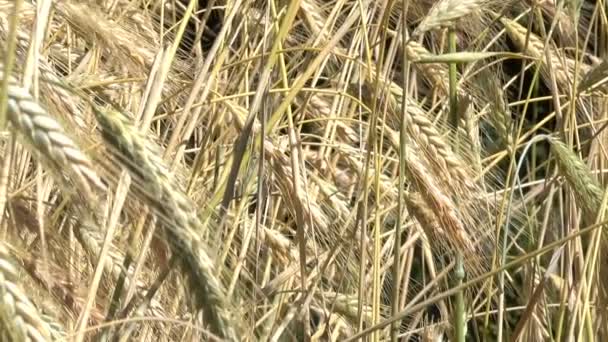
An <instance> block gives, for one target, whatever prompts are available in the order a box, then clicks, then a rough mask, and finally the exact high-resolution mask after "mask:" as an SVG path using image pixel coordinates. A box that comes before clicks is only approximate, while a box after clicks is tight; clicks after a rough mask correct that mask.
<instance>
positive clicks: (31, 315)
mask: <svg viewBox="0 0 608 342" xmlns="http://www.w3.org/2000/svg"><path fill="white" fill-rule="evenodd" d="M19 280H20V276H19V271H18V269H17V267H15V261H14V260H13V258H12V256H11V254H10V252H9V250H8V248H7V247H6V246H5V245H4V244H3V243H0V298H1V301H0V306H1V307H0V316H1V318H2V324H3V325H4V328H5V333H7V334H8V335H9V336H10V338H11V340H12V341H28V340H29V341H40V342H42V341H51V340H52V337H53V336H54V335H56V334H55V333H54V331H55V329H56V328H55V329H53V328H51V326H49V324H48V323H47V322H46V321H45V319H43V318H42V316H41V315H40V313H39V312H38V309H37V308H36V306H35V305H34V304H33V303H32V301H31V300H30V299H29V298H28V296H27V294H26V293H25V292H24V291H23V289H22V288H21V287H20V286H19V284H18V283H19ZM53 326H55V327H59V325H57V324H56V323H54V324H53Z"/></svg>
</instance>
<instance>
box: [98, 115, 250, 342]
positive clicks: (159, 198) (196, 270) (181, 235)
mask: <svg viewBox="0 0 608 342" xmlns="http://www.w3.org/2000/svg"><path fill="white" fill-rule="evenodd" d="M95 114H96V118H97V120H98V122H99V124H100V128H101V132H102V135H103V138H104V140H105V141H106V143H107V144H108V145H109V146H111V147H112V149H111V152H112V153H115V155H116V157H117V158H118V159H119V160H122V161H124V166H125V167H126V168H127V169H128V171H129V172H130V173H131V175H132V176H133V178H134V179H135V180H137V181H139V182H141V183H140V184H141V186H142V190H143V197H144V198H145V199H146V200H147V201H148V204H149V205H150V206H151V207H152V208H154V209H155V210H156V211H157V213H158V214H159V216H160V219H161V220H162V222H164V223H165V225H166V226H167V227H168V228H169V229H168V232H169V237H170V239H169V244H170V246H171V248H172V250H173V253H175V254H176V255H180V256H181V260H182V263H183V266H184V268H185V269H186V271H187V272H188V273H189V275H190V276H191V281H192V290H193V291H194V293H195V299H196V304H197V307H198V308H199V309H202V310H203V312H204V314H205V318H206V319H208V320H209V323H210V327H211V329H212V332H213V333H214V334H216V335H218V336H219V337H221V338H222V339H226V340H233V341H235V340H238V335H237V332H236V330H235V329H234V326H233V324H232V322H231V318H230V312H229V310H228V305H227V298H225V294H224V290H223V288H222V285H221V282H220V280H219V279H218V278H217V277H216V275H215V273H216V271H215V267H214V263H213V261H212V260H211V258H210V257H209V256H208V254H207V252H206V246H205V243H204V242H203V240H202V239H201V234H202V230H203V225H202V224H201V222H200V220H199V219H198V217H197V215H196V211H195V209H194V205H193V203H192V202H191V200H190V199H189V198H188V197H187V196H186V195H185V194H184V192H183V191H182V190H181V189H180V186H179V184H178V183H177V182H176V181H173V180H172V179H171V178H169V172H168V169H167V168H166V167H165V166H164V163H163V161H162V160H161V159H160V157H159V156H160V155H161V154H160V153H155V152H153V151H150V150H149V149H150V144H148V142H147V141H146V139H145V138H144V137H143V136H141V135H140V134H139V133H138V132H137V130H136V128H135V127H134V126H133V125H132V124H130V123H129V122H128V121H127V118H126V117H125V116H124V115H122V114H121V113H118V112H114V111H102V110H98V109H95Z"/></svg>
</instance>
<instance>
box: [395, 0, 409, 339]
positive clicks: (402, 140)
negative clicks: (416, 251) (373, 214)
mask: <svg viewBox="0 0 608 342" xmlns="http://www.w3.org/2000/svg"><path fill="white" fill-rule="evenodd" d="M402 8H403V11H402V13H401V35H402V37H401V40H402V41H403V42H405V41H407V39H406V38H407V36H408V34H407V25H406V24H407V23H406V18H407V17H406V11H407V3H406V1H405V0H403V6H402ZM406 47H407V46H406V44H401V56H402V60H403V73H402V74H403V79H402V82H403V84H402V88H403V92H402V95H401V103H403V105H402V106H401V127H400V129H399V183H398V184H399V187H398V189H399V190H398V195H397V196H398V199H397V226H396V227H395V255H394V262H393V281H394V285H393V293H392V295H393V298H392V307H391V315H396V314H398V313H399V297H400V296H399V295H400V294H399V292H400V289H401V274H400V268H401V227H402V226H403V224H404V223H405V219H404V217H403V210H404V187H405V161H406V160H407V118H406V115H407V104H408V101H407V99H406V96H407V95H406V94H407V89H408V79H409V72H408V71H409V61H408V58H407V49H406ZM398 339H399V323H398V322H393V323H392V324H391V342H397V341H398Z"/></svg>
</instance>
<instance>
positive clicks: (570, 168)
mask: <svg viewBox="0 0 608 342" xmlns="http://www.w3.org/2000/svg"><path fill="white" fill-rule="evenodd" d="M551 149H552V150H553V152H554V154H555V159H556V160H557V165H558V167H559V169H560V171H561V172H562V173H563V174H564V176H565V177H566V180H567V181H568V183H569V184H570V186H571V187H572V189H573V190H574V193H575V194H576V196H577V197H578V199H579V200H580V202H581V203H582V205H583V209H585V211H586V212H587V213H588V214H589V215H596V214H597V211H598V210H599V208H600V205H601V203H602V196H603V194H604V192H603V191H602V188H601V186H600V184H599V183H598V181H597V180H596V179H595V178H593V176H592V175H591V170H589V167H587V165H585V163H583V161H582V160H581V159H580V158H579V157H578V156H577V155H576V154H575V153H574V152H573V151H572V150H571V149H570V148H569V147H568V146H566V144H564V143H563V142H561V141H559V140H556V139H552V140H551Z"/></svg>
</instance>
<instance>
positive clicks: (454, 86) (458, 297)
mask: <svg viewBox="0 0 608 342" xmlns="http://www.w3.org/2000/svg"><path fill="white" fill-rule="evenodd" d="M448 48H449V52H450V53H455V52H456V32H455V31H454V28H450V29H449V31H448ZM449 82H450V85H449V87H450V89H449V92H450V118H449V121H450V124H451V126H452V129H453V130H454V135H455V136H456V133H457V132H458V120H459V118H458V79H457V74H456V63H455V62H451V63H449ZM455 141H456V144H458V141H457V140H455ZM455 147H457V146H455ZM464 276H465V272H464V260H463V256H462V253H461V252H460V251H457V252H456V267H455V268H454V278H455V286H457V287H459V286H461V285H462V282H463V279H464ZM454 297H455V298H454V301H455V308H454V341H456V342H464V341H465V337H466V310H465V304H464V293H463V290H460V291H458V292H456V294H455V295H454Z"/></svg>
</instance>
